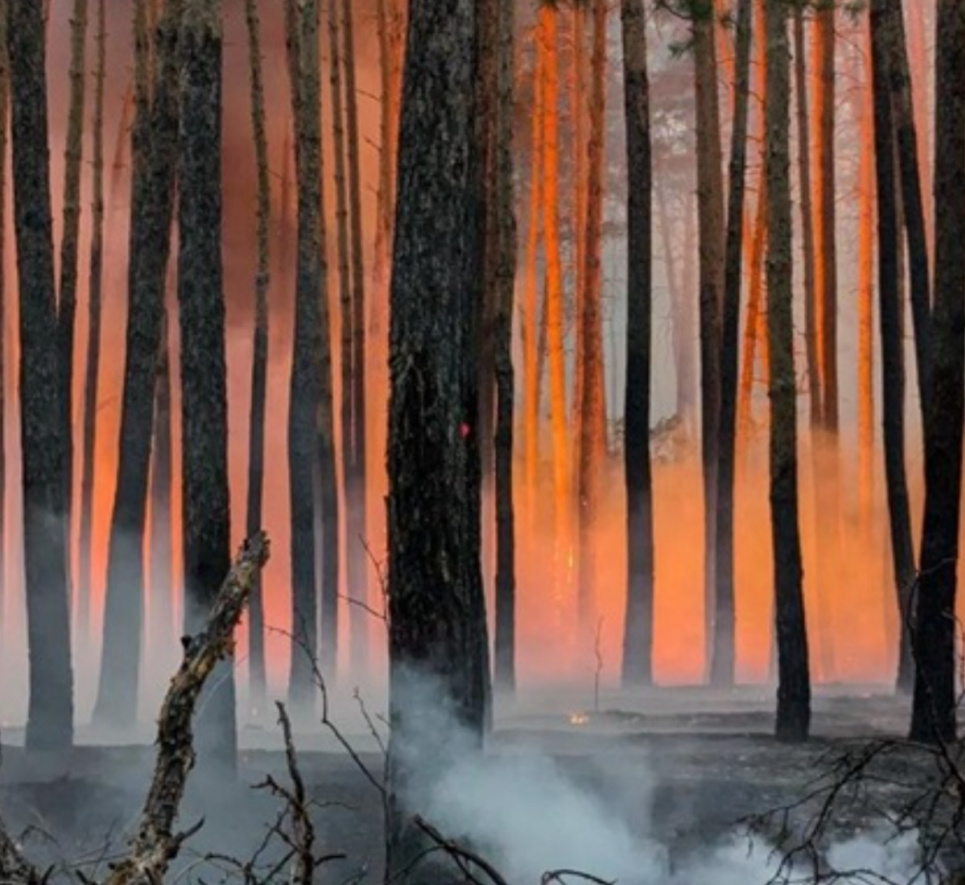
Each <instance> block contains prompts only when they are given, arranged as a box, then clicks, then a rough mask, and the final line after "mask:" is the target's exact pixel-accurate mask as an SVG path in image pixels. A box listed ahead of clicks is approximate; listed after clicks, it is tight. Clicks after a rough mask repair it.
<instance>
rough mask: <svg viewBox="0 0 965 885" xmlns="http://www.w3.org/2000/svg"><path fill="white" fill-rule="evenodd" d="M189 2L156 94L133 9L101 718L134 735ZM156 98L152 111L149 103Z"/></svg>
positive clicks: (172, 27) (163, 58)
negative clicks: (119, 390)
mask: <svg viewBox="0 0 965 885" xmlns="http://www.w3.org/2000/svg"><path fill="white" fill-rule="evenodd" d="M181 6H182V2H181V0H166V3H165V6H164V12H163V14H162V16H161V20H160V22H159V23H158V28H157V32H156V34H155V40H156V42H157V46H158V64H157V66H156V69H155V70H156V78H157V81H156V82H155V83H154V85H153V90H151V89H150V85H149V77H148V71H147V61H148V55H147V41H148V34H147V26H146V21H147V20H146V11H145V8H144V0H139V2H138V3H137V4H136V6H135V13H134V15H135V27H134V36H135V64H136V68H135V84H136V85H135V115H134V126H133V129H132V131H131V169H132V172H131V174H132V184H131V187H132V194H131V224H130V241H129V254H130V258H129V262H128V277H127V291H128V314H127V346H126V351H125V358H124V390H123V397H122V401H121V431H120V441H119V452H118V462H117V486H116V491H115V493H114V510H113V513H112V516H111V533H110V542H109V548H108V561H107V591H106V601H105V608H104V653H103V655H102V657H101V672H100V684H99V689H98V696H97V704H96V706H95V708H94V719H95V720H97V721H100V722H103V723H107V724H110V725H114V726H120V727H129V726H131V725H133V724H134V720H135V717H136V715H137V687H138V677H139V672H140V663H139V662H140V657H141V633H142V619H143V596H144V551H143V541H144V526H145V519H146V515H147V495H148V476H149V473H150V464H151V431H152V427H153V423H154V396H155V383H156V380H157V357H158V349H159V347H160V344H161V323H162V317H163V315H164V290H165V282H166V278H167V267H168V259H169V257H170V252H171V221H172V217H173V213H174V184H175V175H176V163H177V147H178V94H177V90H178V79H177V78H178V60H177V49H178V21H179V18H180V15H181ZM149 91H153V94H154V100H153V106H152V103H151V102H150V100H149V95H148V93H149Z"/></svg>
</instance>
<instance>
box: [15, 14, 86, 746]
mask: <svg viewBox="0 0 965 885" xmlns="http://www.w3.org/2000/svg"><path fill="white" fill-rule="evenodd" d="M8 24H9V31H8V45H9V52H10V85H11V97H12V112H13V113H12V126H11V134H12V142H13V185H14V187H13V196H14V224H15V227H16V235H17V270H18V279H19V281H20V422H21V423H20V427H21V429H20V442H21V452H22V453H23V455H22V458H23V469H22V482H23V510H24V515H23V535H24V569H25V573H26V597H27V642H28V649H29V657H30V660H29V665H30V675H29V686H30V701H29V706H28V710H27V735H26V744H27V749H28V750H66V749H68V748H69V747H70V745H71V743H72V742H73V718H74V703H73V673H72V671H71V661H70V612H69V607H68V600H67V550H66V542H67V538H66V534H65V532H64V505H65V495H64V491H65V489H66V464H65V461H64V458H65V453H66V446H65V445H64V433H63V411H62V405H61V395H60V370H59V361H58V353H57V346H56V341H57V304H56V290H55V288H54V244H53V232H52V220H51V210H50V171H49V157H50V148H49V143H48V140H47V78H46V73H45V70H44V65H45V55H46V53H45V47H44V22H43V13H42V10H41V8H40V6H39V5H38V4H37V3H36V2H35V0H10V11H9V16H8Z"/></svg>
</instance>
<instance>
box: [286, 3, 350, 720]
mask: <svg viewBox="0 0 965 885" xmlns="http://www.w3.org/2000/svg"><path fill="white" fill-rule="evenodd" d="M286 19H287V30H288V53H289V74H290V80H291V93H292V108H293V112H294V114H293V115H294V118H295V175H296V179H297V182H298V260H297V261H298V263H297V269H296V287H295V341H294V351H293V353H294V356H293V361H292V374H291V386H290V397H291V399H290V405H289V417H288V461H289V484H290V490H291V507H292V607H293V612H292V615H293V618H292V624H293V625H294V631H293V632H294V633H295V636H296V639H297V641H298V642H299V643H300V644H302V645H304V647H305V649H306V650H308V651H310V652H311V653H312V654H314V653H315V650H316V649H319V651H320V662H321V665H322V668H323V672H324V673H325V674H326V675H332V674H333V673H334V670H335V662H336V660H337V653H338V647H337V642H338V620H337V619H338V577H339V561H338V555H339V553H338V489H337V487H336V480H335V456H334V436H333V432H332V364H331V351H330V346H331V342H330V334H329V313H328V293H327V286H326V264H325V252H324V243H325V231H324V226H323V225H324V222H323V217H322V206H323V197H322V184H321V182H322V145H321V101H320V99H321V71H320V64H319V56H318V0H309V2H307V3H303V4H299V5H297V6H296V4H295V3H293V2H291V0H288V2H286ZM316 477H317V480H318V488H319V491H320V498H319V504H320V516H321V521H322V541H321V543H322V551H321V553H322V575H321V588H320V589H321V594H320V596H321V623H322V635H321V641H319V636H318V629H317V627H316V623H317V614H318V599H317V597H316V592H315V591H316V585H315V524H314V501H313V489H314V487H315V479H316ZM289 696H290V699H291V702H292V705H293V706H297V707H300V708H301V709H302V710H305V709H306V708H309V709H310V707H311V704H312V702H313V697H314V685H313V680H312V670H311V661H310V660H309V659H308V656H307V655H306V654H304V653H303V650H302V649H298V648H295V649H293V654H292V659H291V674H290V685H289Z"/></svg>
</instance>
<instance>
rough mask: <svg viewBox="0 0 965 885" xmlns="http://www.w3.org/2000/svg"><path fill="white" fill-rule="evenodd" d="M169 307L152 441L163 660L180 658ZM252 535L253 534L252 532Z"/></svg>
mask: <svg viewBox="0 0 965 885" xmlns="http://www.w3.org/2000/svg"><path fill="white" fill-rule="evenodd" d="M168 323H169V320H168V315H167V310H165V313H164V315H163V317H162V319H161V344H160V346H159V347H158V354H157V377H156V381H155V392H154V397H155V400H154V437H153V439H152V441H151V486H150V495H151V535H150V544H149V547H148V549H149V550H150V551H151V559H150V562H151V580H150V588H151V621H150V624H149V625H148V627H149V630H148V631H146V633H147V635H148V636H149V637H150V640H149V643H148V648H149V649H151V653H152V654H157V655H158V656H159V659H160V660H161V661H164V662H165V663H166V662H167V656H171V660H176V654H177V644H176V639H175V637H176V636H178V632H177V627H176V625H175V623H174V570H173V567H172V559H173V557H174V543H173V540H174V539H173V537H172V531H173V528H172V524H171V491H172V475H173V469H172V457H171V451H172V441H171V357H170V353H169V347H168ZM249 537H250V536H249Z"/></svg>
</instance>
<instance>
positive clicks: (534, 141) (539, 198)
mask: <svg viewBox="0 0 965 885" xmlns="http://www.w3.org/2000/svg"><path fill="white" fill-rule="evenodd" d="M545 52H546V49H545V40H544V39H543V37H542V24H540V25H539V26H538V29H537V37H536V46H535V49H534V56H535V58H534V62H533V118H532V129H531V133H532V134H531V138H530V165H529V213H528V214H529V220H528V229H527V232H526V264H525V268H524V275H523V292H524V296H523V297H524V301H523V305H524V306H523V384H524V389H523V428H524V434H523V435H524V437H525V447H526V448H525V456H524V459H523V460H524V464H525V465H526V505H527V511H528V514H529V519H530V522H531V527H532V526H533V525H535V520H536V502H537V494H538V491H537V484H538V481H539V449H540V446H539V435H540V420H539V389H540V379H539V376H540V363H539V357H538V352H539V345H538V339H539V325H540V323H539V313H540V311H539V307H538V299H537V263H538V262H537V259H538V255H537V251H538V248H539V237H540V212H541V209H542V206H543V116H544V114H545V110H544V108H543V102H544V98H543V63H544V61H543V56H544V55H545Z"/></svg>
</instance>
